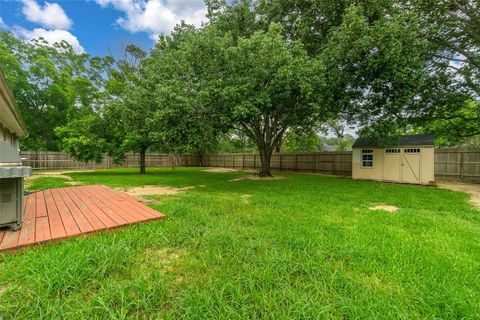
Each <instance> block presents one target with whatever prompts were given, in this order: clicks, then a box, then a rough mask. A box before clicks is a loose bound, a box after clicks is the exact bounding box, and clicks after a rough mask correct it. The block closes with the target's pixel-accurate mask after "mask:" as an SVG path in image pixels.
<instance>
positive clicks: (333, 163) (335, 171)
mask: <svg viewBox="0 0 480 320" xmlns="http://www.w3.org/2000/svg"><path fill="white" fill-rule="evenodd" d="M332 168H333V175H335V174H336V173H337V160H336V157H335V155H332Z"/></svg>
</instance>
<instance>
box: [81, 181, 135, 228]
mask: <svg viewBox="0 0 480 320" xmlns="http://www.w3.org/2000/svg"><path fill="white" fill-rule="evenodd" d="M90 189H91V187H90V186H88V187H82V188H78V189H77V190H78V193H79V194H80V195H81V196H82V197H83V198H84V199H85V202H86V203H87V204H88V206H90V207H94V208H95V210H97V209H98V210H101V211H102V212H103V213H104V214H105V215H106V216H108V217H109V218H110V219H111V220H112V221H113V222H115V223H116V224H118V225H123V224H127V223H128V222H129V221H128V219H126V218H124V217H122V216H121V215H120V214H118V213H116V212H115V211H114V210H112V209H110V208H108V207H107V206H105V205H104V204H103V202H102V201H99V199H98V198H97V197H95V196H94V195H92V193H90V192H89V191H88V190H90ZM130 222H133V221H130Z"/></svg>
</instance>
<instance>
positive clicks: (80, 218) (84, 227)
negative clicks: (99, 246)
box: [57, 188, 95, 233]
mask: <svg viewBox="0 0 480 320" xmlns="http://www.w3.org/2000/svg"><path fill="white" fill-rule="evenodd" d="M57 190H58V193H59V195H60V196H61V197H62V200H63V202H64V203H65V205H66V206H67V207H68V209H69V210H70V213H71V214H72V216H73V218H74V219H75V222H76V223H77V226H78V228H79V229H80V231H81V232H82V233H87V232H91V231H93V230H95V229H94V228H93V227H92V225H91V224H90V222H88V220H87V218H86V217H85V216H84V215H83V213H82V211H81V210H80V209H79V208H78V207H77V206H76V205H75V203H74V202H73V201H72V199H71V198H70V196H69V195H68V193H67V192H66V191H65V189H64V188H61V189H57Z"/></svg>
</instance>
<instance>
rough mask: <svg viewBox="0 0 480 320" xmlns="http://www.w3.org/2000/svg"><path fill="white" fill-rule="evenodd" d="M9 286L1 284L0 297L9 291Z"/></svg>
mask: <svg viewBox="0 0 480 320" xmlns="http://www.w3.org/2000/svg"><path fill="white" fill-rule="evenodd" d="M9 287H10V286H9V285H8V284H0V297H1V296H2V295H3V294H4V293H5V292H6V291H7V290H8V288H9Z"/></svg>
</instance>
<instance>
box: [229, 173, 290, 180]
mask: <svg viewBox="0 0 480 320" xmlns="http://www.w3.org/2000/svg"><path fill="white" fill-rule="evenodd" d="M280 179H283V177H282V176H274V177H261V176H259V175H256V174H250V175H248V176H243V177H239V178H235V179H230V180H228V181H241V180H259V181H265V180H280Z"/></svg>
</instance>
